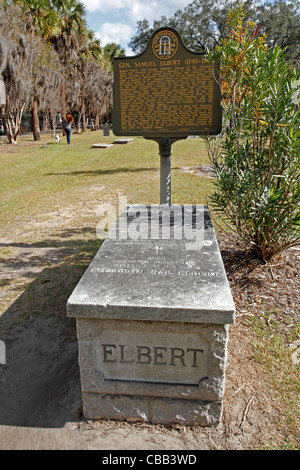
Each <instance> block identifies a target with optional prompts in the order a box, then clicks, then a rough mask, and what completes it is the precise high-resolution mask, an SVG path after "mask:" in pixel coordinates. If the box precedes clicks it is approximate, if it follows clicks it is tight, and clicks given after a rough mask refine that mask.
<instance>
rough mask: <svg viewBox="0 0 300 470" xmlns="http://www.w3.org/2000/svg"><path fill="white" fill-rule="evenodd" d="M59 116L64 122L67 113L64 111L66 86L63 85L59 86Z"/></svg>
mask: <svg viewBox="0 0 300 470" xmlns="http://www.w3.org/2000/svg"><path fill="white" fill-rule="evenodd" d="M61 115H62V119H63V120H65V119H66V118H67V111H66V84H65V83H63V84H62V86H61Z"/></svg>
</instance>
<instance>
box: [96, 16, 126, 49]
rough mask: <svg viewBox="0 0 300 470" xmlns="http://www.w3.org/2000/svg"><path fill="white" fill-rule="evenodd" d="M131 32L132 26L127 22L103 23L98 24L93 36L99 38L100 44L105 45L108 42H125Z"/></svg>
mask: <svg viewBox="0 0 300 470" xmlns="http://www.w3.org/2000/svg"><path fill="white" fill-rule="evenodd" d="M133 34H134V28H132V26H130V25H128V24H123V23H104V24H102V25H101V26H100V28H99V31H97V32H96V34H95V36H96V37H97V38H99V39H100V40H101V45H102V46H105V45H106V44H107V43H109V42H115V43H116V44H127V43H128V42H129V40H130V38H131V37H132V35H133ZM127 52H128V51H126V53H127Z"/></svg>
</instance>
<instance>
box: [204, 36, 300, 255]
mask: <svg viewBox="0 0 300 470" xmlns="http://www.w3.org/2000/svg"><path fill="white" fill-rule="evenodd" d="M208 60H209V61H210V62H211V63H215V62H218V63H220V86H221V89H222V97H223V98H222V104H223V109H224V113H223V119H224V125H223V130H222V134H221V135H220V136H219V137H217V138H209V139H208V140H207V144H208V150H209V154H210V158H211V163H212V167H213V170H214V173H215V177H216V180H215V185H216V191H215V192H214V193H213V195H212V196H211V202H212V205H213V207H214V209H215V210H216V211H218V212H219V213H220V214H221V215H222V216H223V218H224V220H226V223H227V224H228V225H229V226H230V227H232V228H233V229H235V231H236V232H237V233H238V234H239V236H240V237H241V238H243V239H244V240H245V241H246V242H247V243H248V244H249V245H250V246H251V247H252V248H253V249H254V250H255V251H256V254H257V256H258V257H259V259H261V260H262V261H267V260H270V259H271V258H272V257H273V256H274V255H276V254H278V253H280V252H282V251H283V250H284V249H286V248H288V247H291V246H294V245H296V244H299V243H300V210H299V202H300V186H299V173H300V107H299V101H300V100H299V99H298V97H297V87H298V88H300V81H299V78H300V77H299V72H298V71H297V70H295V69H293V68H292V67H291V66H290V65H289V64H288V63H287V61H286V60H285V54H284V51H283V50H281V49H280V48H278V47H276V48H274V49H273V50H267V48H266V47H265V45H264V42H263V40H262V38H261V37H259V36H258V30H257V29H256V30H254V31H250V32H248V31H244V32H243V31H242V28H239V29H238V30H237V31H234V30H232V31H231V33H230V36H229V37H228V38H227V40H226V41H224V44H223V45H222V46H221V47H219V48H217V49H216V50H215V51H212V52H209V54H208Z"/></svg>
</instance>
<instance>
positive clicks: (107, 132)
mask: <svg viewBox="0 0 300 470" xmlns="http://www.w3.org/2000/svg"><path fill="white" fill-rule="evenodd" d="M103 135H104V136H105V137H108V136H109V124H108V122H106V123H105V124H103Z"/></svg>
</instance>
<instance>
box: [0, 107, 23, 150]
mask: <svg viewBox="0 0 300 470" xmlns="http://www.w3.org/2000/svg"><path fill="white" fill-rule="evenodd" d="M23 109H24V105H23V106H21V108H20V109H19V110H17V111H15V112H14V113H11V112H8V113H7V114H6V115H5V114H4V110H3V109H2V108H1V115H2V120H3V123H4V126H5V130H6V136H7V138H8V143H9V144H17V143H18V135H19V133H20V128H21V121H22V114H23Z"/></svg>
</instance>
